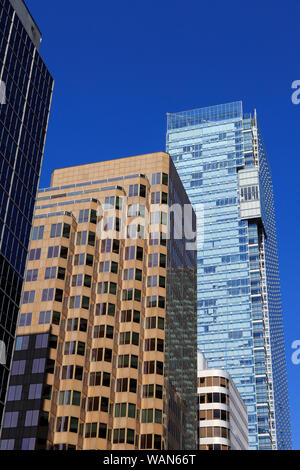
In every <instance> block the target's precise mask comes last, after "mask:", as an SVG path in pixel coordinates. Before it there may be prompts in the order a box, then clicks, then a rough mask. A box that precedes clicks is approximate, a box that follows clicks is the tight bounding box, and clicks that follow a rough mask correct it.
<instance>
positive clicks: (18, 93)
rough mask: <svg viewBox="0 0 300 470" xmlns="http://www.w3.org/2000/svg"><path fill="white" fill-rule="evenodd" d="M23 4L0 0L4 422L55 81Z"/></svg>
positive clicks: (0, 399)
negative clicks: (40, 53)
mask: <svg viewBox="0 0 300 470" xmlns="http://www.w3.org/2000/svg"><path fill="white" fill-rule="evenodd" d="M40 41H41V33H40V31H39V29H38V27H37V25H36V23H35V22H34V20H33V19H32V17H31V15H30V13H29V11H28V10H27V8H26V6H25V4H24V2H23V1H22V0H10V1H9V0H0V87H1V90H0V92H1V96H0V99H1V104H0V344H1V364H0V423H1V418H2V412H3V406H4V401H5V395H6V390H7V381H8V377H9V371H10V365H11V358H12V352H13V345H14V339H15V332H16V324H17V317H18V311H19V304H20V298H21V291H22V283H23V277H24V270H25V263H26V256H27V250H28V244H29V239H30V230H31V223H32V216H33V209H34V203H35V197H36V192H37V188H38V182H39V176H40V169H41V163H42V157H43V152H44V146H45V139H46V132H47V126H48V119H49V112H50V104H51V97H52V90H53V79H52V77H51V75H50V73H49V72H48V70H47V68H46V66H45V64H44V62H43V61H42V59H41V57H40V55H39V52H38V51H39V46H40Z"/></svg>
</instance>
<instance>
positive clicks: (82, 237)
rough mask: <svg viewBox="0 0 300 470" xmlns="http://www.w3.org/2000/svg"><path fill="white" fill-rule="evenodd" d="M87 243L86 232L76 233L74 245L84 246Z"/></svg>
mask: <svg viewBox="0 0 300 470" xmlns="http://www.w3.org/2000/svg"><path fill="white" fill-rule="evenodd" d="M86 242H87V231H86V230H85V231H83V232H78V233H77V240H76V245H77V246H78V245H86Z"/></svg>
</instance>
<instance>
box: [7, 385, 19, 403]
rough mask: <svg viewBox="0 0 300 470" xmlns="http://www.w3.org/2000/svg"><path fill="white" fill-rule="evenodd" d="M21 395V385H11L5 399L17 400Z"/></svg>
mask: <svg viewBox="0 0 300 470" xmlns="http://www.w3.org/2000/svg"><path fill="white" fill-rule="evenodd" d="M21 396H22V385H11V386H10V387H9V389H8V394H7V401H19V400H21Z"/></svg>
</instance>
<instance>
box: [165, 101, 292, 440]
mask: <svg viewBox="0 0 300 470" xmlns="http://www.w3.org/2000/svg"><path fill="white" fill-rule="evenodd" d="M167 151H168V152H169V154H170V155H171V156H172V159H173V161H174V163H175V166H176V168H177V171H178V173H179V176H180V178H181V180H182V182H183V185H184V187H185V190H186V192H187V194H188V196H189V198H190V200H191V202H192V204H193V207H194V209H195V211H196V215H197V219H198V221H197V223H198V225H199V227H200V229H198V230H199V232H198V235H197V238H198V255H197V268H198V281H197V283H198V287H197V294H198V348H199V350H200V351H201V352H202V353H204V354H205V357H206V359H207V360H208V362H209V365H210V367H211V368H215V369H220V368H221V369H225V370H226V371H228V372H229V373H230V375H231V377H232V379H233V381H234V383H235V385H236V386H237V389H238V390H239V393H240V394H241V397H242V399H243V402H244V403H245V404H246V406H247V410H248V423H249V424H248V426H249V447H250V449H290V448H291V431H290V417H289V400H288V387H287V374H286V358H285V350H284V333H283V323H282V309H281V295H280V283H279V271H278V257H277V241H276V229H275V217H274V203H273V189H272V180H271V172H270V168H269V164H268V160H267V156H266V153H265V150H264V145H263V141H262V137H261V134H260V131H259V128H258V123H257V117H256V113H254V114H253V115H251V114H244V113H243V107H242V102H234V103H229V104H225V105H217V106H212V107H208V108H202V109H195V110H192V111H185V112H178V113H174V114H169V115H168V124H167ZM199 235H200V236H199Z"/></svg>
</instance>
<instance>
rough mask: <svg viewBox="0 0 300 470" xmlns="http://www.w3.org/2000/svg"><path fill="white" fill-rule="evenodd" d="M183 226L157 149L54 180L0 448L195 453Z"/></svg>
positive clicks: (40, 203) (192, 290) (189, 252)
mask: <svg viewBox="0 0 300 470" xmlns="http://www.w3.org/2000/svg"><path fill="white" fill-rule="evenodd" d="M184 205H186V206H187V209H188V210H187V211H186V212H184V213H183V212H182V210H181V209H182V208H183V207H184ZM174 206H176V207H175V210H173V207H174ZM169 208H170V211H169ZM168 213H169V214H170V218H169V217H168ZM168 220H169V222H170V223H169V224H168ZM183 224H184V226H185V227H183ZM180 227H181V228H182V229H183V228H184V237H182V236H181V237H180V238H177V236H176V233H177V230H178V228H180ZM175 229H176V230H175ZM195 230H196V227H195V214H194V212H193V211H192V210H191V206H190V203H189V200H188V198H187V196H186V193H185V191H184V189H183V186H182V183H181V181H180V179H179V177H178V174H177V172H176V170H175V167H174V164H173V162H172V160H171V158H170V156H169V155H167V154H166V153H164V152H160V153H156V154H149V155H140V156H136V157H129V158H122V159H118V160H112V161H105V162H99V163H94V164H90V165H81V166H76V167H71V168H66V169H61V170H55V171H54V173H53V176H52V181H51V187H50V188H49V189H45V190H41V191H40V192H39V195H38V200H37V206H36V208H35V216H34V228H33V232H32V240H31V245H30V252H29V258H28V263H27V270H26V282H25V288H24V295H23V304H22V307H21V315H20V324H19V327H18V334H17V341H16V349H15V353H14V359H13V366H12V374H11V379H10V386H9V392H8V398H7V404H6V408H5V415H4V420H3V432H2V440H1V444H0V448H1V449H45V448H47V449H78V450H80V449H83V450H88V449H112V450H117V449H119V450H122V449H129V450H130V449H131V450H134V449H161V448H165V449H195V448H196V426H197V423H196V393H197V388H196V386H197V381H196V377H197V362H196V359H197V347H196V340H197V336H196V327H197V307H196V247H195V244H193V243H192V244H191V245H190V246H189V245H188V240H189V239H190V240H192V238H193V237H194V238H195ZM175 232H176V233H175ZM192 232H194V234H193V233H192ZM189 234H190V235H191V237H189Z"/></svg>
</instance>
